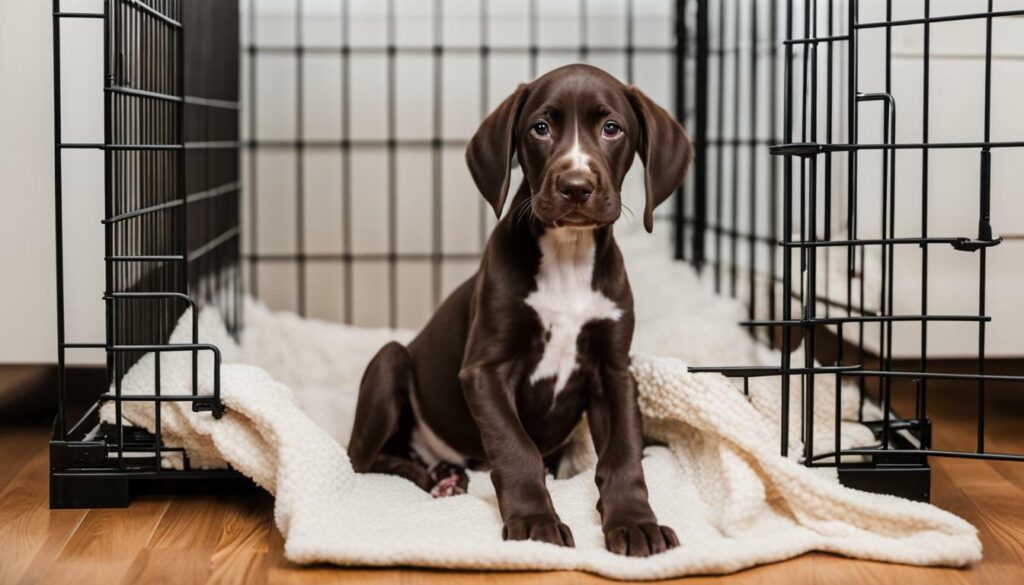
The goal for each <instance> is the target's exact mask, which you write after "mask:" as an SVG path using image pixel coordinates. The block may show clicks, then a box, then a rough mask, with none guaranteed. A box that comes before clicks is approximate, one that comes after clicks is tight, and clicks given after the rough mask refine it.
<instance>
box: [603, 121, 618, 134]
mask: <svg viewBox="0 0 1024 585" xmlns="http://www.w3.org/2000/svg"><path fill="white" fill-rule="evenodd" d="M620 134H622V126H619V125H618V124H616V123H615V122H605V123H604V127H603V128H601V135H602V136H604V137H605V138H618V137H619V135H620Z"/></svg>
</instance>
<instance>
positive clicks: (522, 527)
mask: <svg viewBox="0 0 1024 585" xmlns="http://www.w3.org/2000/svg"><path fill="white" fill-rule="evenodd" d="M501 537H502V538H504V539H505V540H539V541H540V542H549V543H551V544H557V545H558V546H568V547H575V546H576V543H575V542H574V541H573V539H572V531H571V530H569V527H568V526H566V525H565V524H563V523H562V521H561V520H559V519H558V516H557V515H556V514H538V515H534V516H513V517H511V518H509V519H508V520H506V521H505V527H504V528H502V529H501Z"/></svg>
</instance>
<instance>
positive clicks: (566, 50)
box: [244, 0, 671, 56]
mask: <svg viewBox="0 0 1024 585" xmlns="http://www.w3.org/2000/svg"><path fill="white" fill-rule="evenodd" d="M533 1H536V0H533ZM624 48H625V47H609V46H602V45H588V46H587V53H588V54H591V55H621V54H623V51H624ZM244 49H245V50H246V51H255V52H257V53H266V54H275V55H282V54H291V53H295V52H296V47H294V46H290V47H282V46H277V47H274V46H256V45H248V46H246V47H244ZM344 50H347V51H348V52H350V53H352V54H354V55H386V54H387V53H388V52H389V51H390V49H389V48H388V47H387V46H382V47H373V46H365V47H361V46H349V47H347V48H346V49H344ZM670 50H671V49H666V48H665V47H659V46H650V45H634V46H633V51H634V52H635V53H637V54H646V55H664V54H665V53H666V52H668V51H670ZM487 51H488V53H490V54H494V55H505V56H529V55H531V54H532V53H534V50H533V49H532V48H531V46H530V45H529V44H528V45H526V46H502V45H489V46H488V48H487ZM302 52H303V53H304V54H317V53H319V54H337V53H338V47H333V46H316V45H310V46H306V47H304V48H303V50H302ZM394 52H395V53H396V54H398V55H432V54H433V52H434V47H433V46H419V47H417V46H396V47H395V49H394ZM444 52H445V53H446V54H450V55H467V56H468V55H479V54H480V48H479V46H459V45H454V46H446V47H445V49H444ZM542 52H543V53H545V54H548V55H562V56H576V55H578V54H579V53H580V47H578V46H577V47H553V46H546V47H543V48H542V47H540V46H537V49H536V53H537V55H538V56H539V55H540V53H542Z"/></svg>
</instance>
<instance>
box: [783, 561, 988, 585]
mask: <svg viewBox="0 0 1024 585" xmlns="http://www.w3.org/2000/svg"><path fill="white" fill-rule="evenodd" d="M776 582H780V581H776ZM814 582H815V583H823V584H826V583H858V584H869V583H880V584H881V583H899V584H900V585H918V584H919V585H933V584H934V583H949V584H962V585H971V584H974V583H976V582H977V581H976V578H975V576H974V575H973V574H972V573H971V572H970V571H969V570H968V571H965V570H961V569H949V568H938V567H915V566H911V565H897V564H893V563H878V562H873V561H853V560H850V559H847V558H843V557H838V556H835V555H829V554H822V553H819V554H816V555H815V558H814Z"/></svg>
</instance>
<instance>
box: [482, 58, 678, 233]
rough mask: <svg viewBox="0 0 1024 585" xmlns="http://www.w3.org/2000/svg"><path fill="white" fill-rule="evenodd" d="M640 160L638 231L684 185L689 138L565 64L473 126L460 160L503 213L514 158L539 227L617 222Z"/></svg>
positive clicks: (622, 91) (587, 71)
mask: <svg viewBox="0 0 1024 585" xmlns="http://www.w3.org/2000/svg"><path fill="white" fill-rule="evenodd" d="M636 153H639V155H640V159H641V160H642V161H643V163H644V182H645V185H646V204H645V207H644V227H645V228H646V229H647V231H651V229H652V228H653V225H654V215H653V214H654V208H655V207H657V206H658V205H659V204H660V203H661V202H662V201H664V200H665V199H667V198H668V196H669V195H671V194H672V192H674V191H675V190H676V188H677V187H679V185H680V184H681V183H682V181H683V177H684V176H685V175H686V170H687V168H688V167H689V165H690V159H691V157H692V150H691V146H690V139H689V137H688V136H687V135H686V131H684V130H683V128H682V126H680V125H679V124H678V123H677V122H676V121H675V120H674V119H673V118H672V116H671V115H669V113H668V112H666V111H665V110H664V109H663V108H661V107H660V106H658V105H657V104H655V103H654V102H653V101H651V99H650V98H648V97H647V96H646V95H644V94H643V92H641V91H640V90H639V89H637V88H635V87H632V86H625V85H623V84H622V83H620V82H619V81H618V80H617V79H615V78H614V77H612V76H611V75H609V74H608V73H605V72H604V71H602V70H600V69H597V68H595V67H591V66H588V65H567V66H565V67H560V68H558V69H555V70H553V71H551V72H549V73H547V74H545V75H544V76H542V77H540V78H538V79H537V80H535V81H533V82H532V83H529V84H523V85H520V86H519V87H518V88H517V89H516V91H515V92H514V93H513V94H512V95H510V96H509V97H508V98H506V99H505V101H503V102H502V103H501V105H499V106H498V108H497V109H496V110H494V112H492V113H491V114H490V115H489V116H487V118H486V119H485V120H484V121H483V122H482V123H481V124H480V128H479V129H478V130H477V132H476V134H475V135H474V136H473V139H472V140H471V141H470V143H469V147H468V148H467V149H466V162H467V163H468V165H469V170H470V173H471V174H472V175H473V180H474V181H475V182H476V185H477V187H478V188H479V189H480V193H481V194H482V195H483V196H484V198H485V199H487V201H488V202H489V203H490V204H491V206H492V207H493V208H494V212H495V214H496V215H498V216H500V215H501V210H502V208H503V207H504V204H505V197H506V195H507V194H508V187H509V184H508V183H509V176H510V173H511V168H512V159H513V156H516V157H517V158H518V160H519V163H520V165H521V166H522V168H523V175H524V177H525V180H526V182H527V183H528V184H529V187H530V195H531V197H530V205H531V210H532V212H533V214H534V215H535V216H536V217H537V219H539V220H540V221H541V222H543V223H544V224H546V225H550V226H575V227H581V228H586V227H591V228H592V227H599V226H602V225H608V224H610V223H612V222H614V221H615V220H616V219H618V217H619V215H620V213H621V210H622V196H621V193H622V180H623V178H624V177H625V176H626V172H627V171H629V168H630V166H631V165H632V163H633V157H634V154H636Z"/></svg>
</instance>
